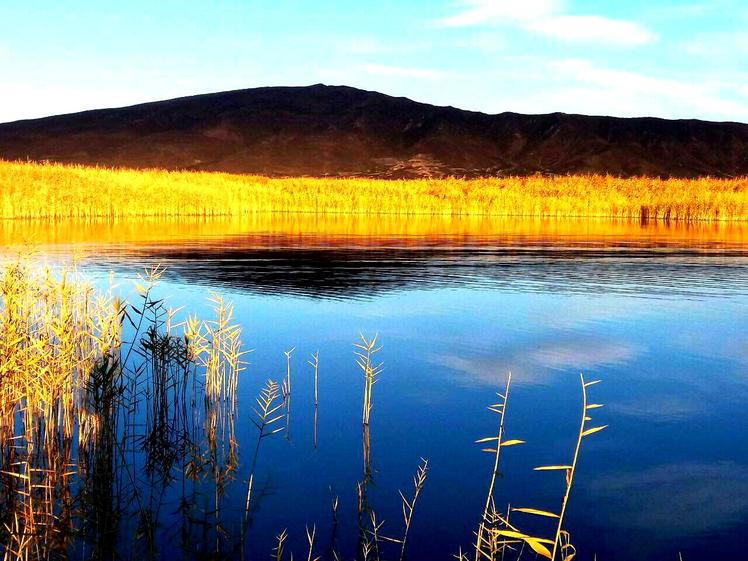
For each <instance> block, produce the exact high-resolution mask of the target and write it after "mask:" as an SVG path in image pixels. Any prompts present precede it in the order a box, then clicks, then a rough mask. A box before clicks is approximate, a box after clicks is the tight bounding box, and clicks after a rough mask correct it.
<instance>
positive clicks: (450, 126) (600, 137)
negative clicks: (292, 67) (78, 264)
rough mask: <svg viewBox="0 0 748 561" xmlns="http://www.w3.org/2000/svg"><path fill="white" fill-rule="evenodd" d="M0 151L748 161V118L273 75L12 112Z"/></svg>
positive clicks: (459, 168)
mask: <svg viewBox="0 0 748 561" xmlns="http://www.w3.org/2000/svg"><path fill="white" fill-rule="evenodd" d="M0 158H4V159H6V160H13V159H31V160H51V161H57V162H69V163H80V164H98V165H106V166H122V167H134V168H144V167H160V168H167V169H194V170H214V171H226V172H236V173H259V174H266V175H313V176H323V175H340V176H371V177H424V176H435V177H439V176H446V175H456V176H466V177H476V176H493V175H527V174H533V173H545V174H567V173H609V174H614V175H621V176H634V175H650V176H661V177H698V176H718V177H730V176H739V175H748V125H747V124H742V123H734V122H719V123H717V122H708V121H700V120H695V119H694V120H667V119H658V118H651V117H642V118H617V117H590V116H584V115H570V114H564V113H551V114H547V115H523V114H518V113H500V114H498V115H487V114H485V113H478V112H473V111H465V110H461V109H456V108H454V107H437V106H433V105H428V104H424V103H418V102H415V101H412V100H410V99H406V98H402V97H391V96H387V95H384V94H381V93H377V92H369V91H364V90H359V89H355V88H350V87H345V86H325V85H321V84H320V85H314V86H307V87H269V88H255V89H247V90H236V91H229V92H221V93H214V94H204V95H197V96H191V97H183V98H177V99H171V100H167V101H157V102H152V103H144V104H140V105H133V106H131V107H122V108H117V109H99V110H94V111H84V112H81V113H72V114H68V115H59V116H54V117H46V118H42V119H33V120H24V121H15V122H12V123H5V124H0Z"/></svg>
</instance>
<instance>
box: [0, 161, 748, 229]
mask: <svg viewBox="0 0 748 561" xmlns="http://www.w3.org/2000/svg"><path fill="white" fill-rule="evenodd" d="M0 188H1V189H2V192H3V199H2V206H0V218H78V219H93V218H108V219H115V218H126V217H136V216H140V217H143V216H151V217H178V216H192V217H213V216H241V215H247V214H252V213H258V212H304V213H317V214H319V213H335V214H344V215H352V214H400V215H419V214H424V215H443V216H468V215H494V216H525V217H546V218H552V217H556V218H558V217H604V218H617V219H635V220H684V221H695V220H705V221H739V220H747V219H748V179H746V178H739V179H712V178H701V179H693V180H686V179H669V180H662V179H657V178H634V179H621V178H616V177H610V176H599V175H584V176H559V177H544V176H532V177H522V178H520V177H512V178H485V179H473V180H462V179H419V180H374V179H366V178H349V179H333V178H300V177H297V178H267V177H259V176H243V175H230V174H224V173H208V172H179V171H173V172H170V171H163V170H145V171H137V170H124V169H105V168H93V167H82V166H72V165H60V164H34V163H25V162H0Z"/></svg>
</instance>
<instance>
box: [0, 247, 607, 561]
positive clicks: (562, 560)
mask: <svg viewBox="0 0 748 561" xmlns="http://www.w3.org/2000/svg"><path fill="white" fill-rule="evenodd" d="M162 274H163V270H162V269H160V268H155V269H151V270H149V271H146V272H145V273H143V274H142V275H141V276H140V277H139V278H138V280H137V281H136V282H135V285H134V289H133V294H132V295H131V296H130V297H126V298H124V299H121V298H119V297H117V296H115V293H114V291H113V290H112V289H110V290H109V291H105V292H103V293H99V292H97V291H95V290H94V289H93V288H92V287H91V286H90V285H89V284H87V283H86V282H85V280H84V279H82V278H81V277H80V276H79V274H78V273H77V272H76V271H75V270H70V271H63V272H61V273H54V272H52V271H51V270H48V269H43V268H37V267H33V266H31V265H30V264H29V263H26V262H24V261H18V262H16V263H11V264H9V265H7V266H6V267H5V268H4V269H2V270H0V460H2V469H0V505H2V507H3V508H2V509H0V554H2V558H3V561H21V560H24V561H27V560H30V559H45V560H47V559H58V558H70V557H78V556H80V557H81V558H86V557H87V554H84V553H85V552H87V553H90V557H91V558H95V559H112V560H113V559H119V558H123V554H124V553H126V555H124V556H125V557H131V558H134V557H138V556H142V557H143V558H144V559H157V558H159V557H160V551H159V549H160V548H161V547H163V544H164V541H167V542H168V540H169V539H170V537H171V534H170V533H169V532H170V531H171V529H169V528H166V527H165V522H166V520H169V521H172V522H173V518H171V516H173V515H178V516H179V517H180V520H179V523H178V524H176V526H178V532H179V536H180V543H181V544H182V547H183V557H184V558H185V559H206V558H211V559H229V558H236V557H241V558H244V556H245V555H246V550H247V530H248V527H249V524H250V522H251V519H252V513H253V506H254V494H253V492H254V491H253V487H254V481H255V474H256V468H257V464H258V458H259V455H260V448H261V443H262V442H263V441H265V440H266V439H267V438H268V437H270V436H272V435H275V434H277V433H279V432H281V431H282V430H284V428H285V427H284V426H283V421H282V419H283V417H284V415H287V410H288V406H287V404H286V403H284V399H283V398H284V393H283V391H282V389H281V387H280V386H279V384H277V383H275V382H273V381H272V380H268V381H267V382H266V383H265V385H264V387H263V388H262V389H261V391H260V394H259V396H258V398H257V399H256V407H255V408H254V417H253V418H252V422H253V423H254V424H255V426H256V428H257V430H258V436H257V441H256V444H255V447H254V453H253V454H251V455H248V456H247V458H246V459H245V461H244V462H243V463H242V462H240V458H239V449H238V444H237V442H236V436H235V432H236V431H235V423H236V416H237V405H238V404H237V402H238V398H237V387H238V383H239V379H240V373H241V372H242V371H243V369H244V367H245V364H246V362H245V355H246V352H247V351H245V350H244V349H243V347H242V344H241V330H240V328H239V327H238V326H237V325H236V324H235V322H234V319H233V308H232V306H231V305H230V304H229V303H227V302H225V301H223V300H222V299H221V298H220V297H218V296H216V295H213V296H212V297H211V302H212V305H213V316H214V317H213V319H208V320H198V319H197V318H195V317H193V316H188V317H187V319H186V320H185V321H184V322H183V323H175V322H174V319H175V314H176V312H175V311H174V310H168V309H167V308H166V307H165V306H164V303H163V302H162V301H161V300H158V299H155V298H154V296H153V294H154V290H153V289H154V286H155V284H156V283H157V282H158V280H159V278H160V276H161V275H162ZM131 300H134V301H135V302H136V303H131ZM356 349H357V350H356V351H355V352H356V356H357V362H358V367H359V368H360V369H361V371H362V372H363V375H364V386H363V392H362V393H363V412H362V439H363V442H362V446H363V451H364V452H363V454H364V462H363V477H362V479H361V481H360V482H359V483H358V485H357V491H358V531H359V535H358V542H357V545H356V558H357V559H361V560H365V561H366V560H368V561H381V560H382V559H387V558H398V559H399V561H405V559H406V557H407V553H408V550H407V546H408V543H409V539H410V536H411V529H412V524H413V521H414V513H415V510H416V505H417V503H418V501H419V498H420V496H421V493H422V491H423V489H424V486H425V483H426V479H427V473H428V470H429V464H428V462H427V461H426V460H422V461H421V463H420V465H419V466H418V469H417V470H416V473H415V475H414V477H413V488H412V494H408V495H406V493H404V492H402V491H401V492H400V493H399V499H400V501H399V502H400V508H401V511H402V517H403V518H402V520H403V531H402V534H401V537H397V538H395V537H390V536H388V533H386V530H385V528H384V520H383V519H382V518H380V517H378V516H377V513H376V511H375V509H374V508H373V506H372V505H371V504H370V503H369V500H370V497H369V485H370V483H371V481H372V477H373V470H372V465H371V440H370V413H371V410H372V404H373V394H372V388H373V386H374V383H375V382H376V380H377V376H378V374H379V373H380V372H381V370H382V364H381V363H379V362H377V360H376V359H377V353H378V352H379V351H380V349H381V346H379V343H378V337H376V336H375V337H373V338H372V339H368V338H366V337H364V336H362V337H361V339H360V341H359V342H358V343H356ZM290 362H291V351H288V352H287V353H286V372H285V377H286V380H287V381H288V387H289V388H290V379H291V378H290V376H291V364H290ZM309 363H310V365H311V366H312V367H313V369H314V379H315V382H314V395H313V399H314V404H315V410H316V408H317V404H318V387H317V378H318V366H319V354H318V353H315V354H314V355H312V360H310V361H309ZM580 381H581V393H582V403H581V419H580V425H579V430H578V432H577V438H576V445H575V447H574V450H573V452H572V454H571V459H570V461H569V462H568V463H565V464H559V465H548V466H540V467H538V468H536V470H537V471H539V472H546V471H551V472H563V473H564V475H565V487H564V494H563V497H562V499H561V506H560V510H559V511H558V512H551V511H546V510H541V509H536V508H526V507H523V508H507V511H506V512H505V513H499V512H498V511H497V509H496V506H495V502H496V498H495V497H496V494H497V492H496V487H497V482H498V477H499V467H500V462H501V460H502V459H503V458H502V454H501V451H502V450H503V449H504V448H506V447H509V446H514V445H518V444H522V443H523V441H521V440H516V439H507V438H506V425H505V422H506V414H507V405H508V400H509V392H510V387H511V376H509V377H508V378H507V382H506V385H505V387H504V389H503V392H501V393H499V394H498V396H499V401H498V402H497V403H494V404H493V405H491V406H490V407H489V410H490V411H491V412H492V413H493V414H495V415H497V419H498V421H497V426H496V432H495V434H494V435H492V436H489V437H486V438H481V439H479V440H478V441H477V442H478V443H481V444H485V445H487V448H486V449H485V450H486V451H487V452H489V453H490V454H492V457H493V468H492V471H491V476H490V478H489V480H488V486H487V492H486V500H485V502H484V504H483V511H482V513H481V516H480V522H479V525H478V530H477V532H476V536H477V539H476V544H475V559H476V560H477V561H480V560H482V559H486V560H489V561H498V560H499V559H502V560H506V561H509V560H510V559H512V558H516V559H519V558H522V556H523V552H525V548H527V549H529V550H532V553H534V554H535V555H537V556H540V557H542V558H546V559H550V560H551V561H571V559H572V558H573V557H574V556H575V555H576V549H575V547H574V545H572V543H571V536H570V533H569V531H568V529H567V527H566V513H567V510H568V503H569V498H570V495H571V491H572V487H573V484H574V481H575V476H576V471H577V464H578V461H579V458H580V455H581V448H582V444H583V441H584V439H586V438H587V437H589V436H591V435H593V434H595V433H597V432H600V431H601V430H603V429H604V428H605V427H606V425H597V426H591V425H590V421H591V416H592V412H593V411H595V410H597V409H599V408H600V407H602V404H599V403H591V402H589V401H588V389H589V388H590V387H591V386H593V385H595V384H597V383H598V382H597V381H590V382H588V381H586V380H585V379H584V377H583V376H581V377H580ZM288 393H289V394H290V391H289V392H288ZM200 404H202V407H200V406H199V405H200ZM284 408H285V411H284ZM141 467H142V468H143V469H139V468H141ZM244 470H246V471H244ZM238 471H242V472H243V473H246V476H247V479H246V488H243V487H241V485H240V488H242V490H243V492H244V497H243V498H244V501H243V504H240V505H238V507H236V508H235V510H233V511H231V512H230V513H229V514H232V515H233V514H236V518H234V521H235V522H234V524H233V527H234V528H236V527H237V526H238V529H239V538H240V539H239V540H234V539H232V524H230V523H229V524H227V523H225V520H227V519H229V518H230V517H229V516H228V514H227V513H224V510H225V505H224V501H223V500H222V498H223V496H224V494H225V492H226V489H227V488H228V486H229V485H231V484H232V482H233V481H234V480H235V479H236V477H235V473H236V472H238ZM190 488H191V490H188V489H190ZM240 496H241V495H240ZM228 502H229V501H226V503H228ZM165 510H166V511H168V512H170V513H173V514H171V515H170V517H169V518H168V519H167V518H166V517H165V516H164V515H163V512H164V511H165ZM510 514H511V515H512V520H511V521H510ZM515 515H516V516H515ZM525 515H530V516H537V517H540V518H543V519H548V520H552V521H553V523H554V530H553V532H552V533H551V532H549V534H550V537H543V536H538V535H535V534H531V533H527V532H525V531H523V530H522V529H521V526H522V525H523V524H521V522H523V517H524V516H525ZM515 518H519V522H520V523H518V522H517V520H515ZM434 523H438V521H435V522H434ZM337 531H338V499H337V497H335V499H334V500H333V502H332V529H331V539H330V546H329V548H328V549H327V550H326V558H332V559H341V558H342V556H341V554H340V552H339V551H338V545H337ZM287 540H288V533H287V532H286V530H283V531H282V532H281V533H280V534H278V537H277V540H276V546H275V549H274V552H273V557H274V558H275V559H284V558H286V557H288V558H291V557H292V555H293V552H292V551H290V550H289V549H290V548H289V543H290V542H287ZM316 541H317V526H316V525H312V526H311V529H310V527H309V526H307V527H306V547H305V549H304V553H303V555H302V557H306V559H307V561H318V560H319V559H321V556H319V555H317V554H316V552H315V550H316V549H317V543H316ZM237 542H238V543H237ZM82 544H83V546H84V550H83V552H82V551H81V549H80V548H81V547H82ZM238 548H240V555H237V549H238ZM395 548H396V549H395ZM79 554H80V555H79ZM456 557H457V558H458V559H460V560H461V561H463V560H466V559H467V555H466V554H465V553H463V552H462V551H460V552H459V553H458V555H457V556H456Z"/></svg>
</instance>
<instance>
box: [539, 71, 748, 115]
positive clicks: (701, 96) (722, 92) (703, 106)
mask: <svg viewBox="0 0 748 561" xmlns="http://www.w3.org/2000/svg"><path fill="white" fill-rule="evenodd" d="M548 64H549V67H550V69H551V70H552V71H553V72H554V73H556V74H557V75H559V76H563V77H564V79H565V80H566V81H567V82H569V83H572V84H573V83H576V85H577V88H576V89H574V90H573V97H577V96H578V95H580V90H579V86H586V87H588V88H591V89H588V90H586V92H584V91H583V92H582V95H584V96H588V97H589V100H590V102H591V103H592V104H594V103H595V100H596V99H597V97H599V96H598V95H597V94H600V95H602V99H603V100H604V101H605V102H606V104H608V105H611V104H610V100H611V99H612V98H613V96H615V97H617V98H621V99H623V100H629V102H630V103H631V104H632V106H633V107H646V106H647V105H649V106H650V107H652V106H653V105H654V104H655V103H658V104H659V105H661V107H662V108H663V109H666V108H667V106H668V104H673V103H677V105H678V106H681V107H685V108H688V109H689V112H690V113H691V114H704V113H711V114H721V115H725V116H728V115H729V116H731V119H733V120H738V119H745V118H748V105H746V104H745V103H741V102H739V101H737V100H735V99H731V98H730V97H729V91H728V90H732V89H733V88H734V86H733V85H729V84H723V83H721V82H711V81H709V80H702V81H700V82H693V81H685V80H673V79H669V78H660V77H655V76H649V75H646V74H641V73H638V72H631V71H627V70H620V69H615V68H607V67H602V66H598V65H596V64H594V63H592V62H590V61H587V60H580V59H566V60H560V61H552V62H550V63H548ZM556 92H557V93H563V89H559V90H556ZM611 92H614V93H611ZM653 113H654V114H658V113H659V114H662V113H663V112H662V110H661V109H659V108H658V109H655V110H654V111H653ZM639 114H640V115H641V114H642V113H641V110H639Z"/></svg>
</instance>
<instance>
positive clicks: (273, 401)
mask: <svg viewBox="0 0 748 561" xmlns="http://www.w3.org/2000/svg"><path fill="white" fill-rule="evenodd" d="M279 395H280V392H279V390H278V384H277V383H276V382H274V381H273V380H268V381H267V382H265V387H263V388H262V390H260V395H259V396H258V397H257V399H256V402H257V405H256V407H255V408H254V413H255V418H254V419H252V423H253V424H254V425H255V427H257V431H258V435H257V444H256V445H255V451H254V455H253V456H252V462H251V464H250V468H249V477H248V478H247V496H246V499H245V502H244V514H243V517H242V518H243V519H242V523H241V556H242V559H244V555H245V544H246V534H247V530H248V528H249V523H250V519H251V512H252V510H251V509H252V487H253V483H254V478H255V469H256V468H257V459H258V458H259V455H260V444H262V441H263V440H264V439H266V438H268V437H271V436H273V435H274V434H278V433H279V432H281V431H282V430H283V428H284V427H278V426H277V424H278V421H280V420H281V419H282V418H283V414H279V411H280V409H281V407H283V404H282V403H278V399H279Z"/></svg>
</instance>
